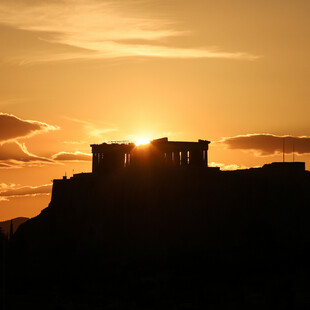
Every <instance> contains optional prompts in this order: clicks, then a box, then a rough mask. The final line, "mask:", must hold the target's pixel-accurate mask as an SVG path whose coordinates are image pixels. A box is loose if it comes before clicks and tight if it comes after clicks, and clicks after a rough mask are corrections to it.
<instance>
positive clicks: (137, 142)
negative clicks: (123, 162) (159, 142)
mask: <svg viewBox="0 0 310 310" xmlns="http://www.w3.org/2000/svg"><path fill="white" fill-rule="evenodd" d="M149 143H150V140H148V139H145V138H141V139H138V140H137V141H136V142H135V145H136V146H139V145H145V144H149Z"/></svg>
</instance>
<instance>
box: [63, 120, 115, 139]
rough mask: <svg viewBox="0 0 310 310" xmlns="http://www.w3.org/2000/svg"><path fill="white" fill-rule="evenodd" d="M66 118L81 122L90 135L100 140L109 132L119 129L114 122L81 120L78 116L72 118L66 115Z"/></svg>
mask: <svg viewBox="0 0 310 310" xmlns="http://www.w3.org/2000/svg"><path fill="white" fill-rule="evenodd" d="M64 118H65V119H67V120H69V121H72V122H75V123H78V124H81V125H82V126H83V129H84V131H85V132H86V134H87V136H88V137H91V138H96V139H98V140H104V137H105V135H106V134H107V133H110V132H114V131H118V129H117V128H116V127H115V126H114V125H112V124H104V125H102V123H101V124H97V123H96V122H90V121H87V120H81V119H77V118H71V117H67V116H64Z"/></svg>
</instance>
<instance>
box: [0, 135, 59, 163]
mask: <svg viewBox="0 0 310 310" xmlns="http://www.w3.org/2000/svg"><path fill="white" fill-rule="evenodd" d="M47 163H54V161H53V160H52V159H49V158H45V157H40V156H36V155H34V154H32V153H30V152H29V151H28V150H27V147H26V145H25V144H23V143H19V142H17V141H16V142H7V143H4V144H0V168H20V167H23V166H37V165H42V164H47Z"/></svg>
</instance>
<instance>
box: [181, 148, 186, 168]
mask: <svg viewBox="0 0 310 310" xmlns="http://www.w3.org/2000/svg"><path fill="white" fill-rule="evenodd" d="M186 165H187V151H182V152H181V166H186Z"/></svg>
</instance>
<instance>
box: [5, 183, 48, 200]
mask: <svg viewBox="0 0 310 310" xmlns="http://www.w3.org/2000/svg"><path fill="white" fill-rule="evenodd" d="M51 191H52V184H44V185H39V186H23V187H16V188H10V189H8V190H4V191H2V192H0V198H2V199H0V200H7V199H8V198H12V197H20V196H37V195H45V194H50V193H51Z"/></svg>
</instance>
